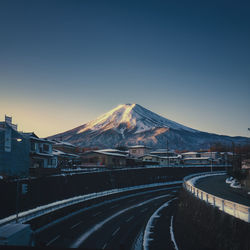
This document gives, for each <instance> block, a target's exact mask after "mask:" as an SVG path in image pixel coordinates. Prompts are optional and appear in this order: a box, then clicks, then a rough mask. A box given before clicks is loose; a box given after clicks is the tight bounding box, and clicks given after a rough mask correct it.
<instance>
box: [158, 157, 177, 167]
mask: <svg viewBox="0 0 250 250" xmlns="http://www.w3.org/2000/svg"><path fill="white" fill-rule="evenodd" d="M180 163H181V156H180V155H178V156H169V157H160V162H159V164H160V165H161V166H173V165H179V164H180Z"/></svg>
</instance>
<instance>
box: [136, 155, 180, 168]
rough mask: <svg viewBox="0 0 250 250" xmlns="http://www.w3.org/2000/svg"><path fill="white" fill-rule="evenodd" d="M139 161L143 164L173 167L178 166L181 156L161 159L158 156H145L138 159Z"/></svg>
mask: <svg viewBox="0 0 250 250" xmlns="http://www.w3.org/2000/svg"><path fill="white" fill-rule="evenodd" d="M139 159H141V160H142V161H143V162H144V163H150V164H152V165H160V166H173V165H179V164H180V161H181V156H169V157H166V156H164V157H161V156H158V155H152V154H146V155H143V156H141V157H139Z"/></svg>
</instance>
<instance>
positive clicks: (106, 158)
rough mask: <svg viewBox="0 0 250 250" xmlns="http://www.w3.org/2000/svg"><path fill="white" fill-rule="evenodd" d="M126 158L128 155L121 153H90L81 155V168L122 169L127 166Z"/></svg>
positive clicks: (99, 151) (98, 151)
mask: <svg viewBox="0 0 250 250" xmlns="http://www.w3.org/2000/svg"><path fill="white" fill-rule="evenodd" d="M126 158H127V156H126V155H124V154H119V153H110V152H103V151H102V150H97V151H89V152H85V153H83V154H82V155H81V167H82V166H87V167H90V166H95V167H121V166H126Z"/></svg>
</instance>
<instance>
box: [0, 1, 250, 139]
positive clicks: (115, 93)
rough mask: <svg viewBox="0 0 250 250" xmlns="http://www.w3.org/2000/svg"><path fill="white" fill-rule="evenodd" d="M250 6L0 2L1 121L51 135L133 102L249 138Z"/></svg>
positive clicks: (212, 130) (197, 126)
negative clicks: (8, 121) (5, 120)
mask: <svg viewBox="0 0 250 250" xmlns="http://www.w3.org/2000/svg"><path fill="white" fill-rule="evenodd" d="M13 3H14V4H13ZM249 5H250V4H249V3H238V4H237V3H231V2H226V4H225V2H224V1H214V2H213V1H211V2H209V3H201V2H199V1H197V2H193V3H192V4H190V3H186V2H185V1H183V2H168V1H146V2H145V3H144V4H143V5H141V3H140V2H139V1H126V2H114V1H105V2H103V1H84V2H82V1H75V0H72V1H63V0H62V1H58V0H56V1H53V2H51V1H47V0H44V1H36V2H35V3H34V2H33V1H29V0H25V1H22V2H20V1H8V2H1V3H0V32H1V43H0V54H1V57H0V120H1V121H2V120H4V115H5V114H6V115H8V116H12V118H13V122H14V123H17V124H18V129H19V130H23V131H25V132H32V131H33V132H35V133H36V134H37V135H38V136H39V137H47V136H50V135H54V134H57V133H60V132H64V131H66V130H70V129H73V128H75V127H78V126H80V125H83V124H85V123H87V122H89V121H92V120H94V119H96V118H97V117H99V116H101V115H102V114H104V113H106V112H108V111H110V110H111V109H113V108H115V107H116V106H118V105H119V104H125V103H137V104H140V105H141V106H143V107H145V108H147V109H149V110H151V111H152V112H155V113H157V114H159V115H161V116H163V117H165V118H167V119H169V120H172V121H175V122H177V123H180V124H182V125H184V126H187V127H191V128H193V129H197V130H200V131H204V132H209V133H216V134H223V135H229V136H246V137H249V136H250V134H249V131H248V128H249V126H250V114H249V110H250V98H249V93H250V67H249V58H250V32H249V26H250V16H249V14H248V13H249V11H250V6H249Z"/></svg>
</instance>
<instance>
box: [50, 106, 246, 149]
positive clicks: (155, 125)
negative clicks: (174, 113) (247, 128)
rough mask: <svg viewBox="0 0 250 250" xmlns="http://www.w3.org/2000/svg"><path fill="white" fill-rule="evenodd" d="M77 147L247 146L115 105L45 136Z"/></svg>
mask: <svg viewBox="0 0 250 250" xmlns="http://www.w3.org/2000/svg"><path fill="white" fill-rule="evenodd" d="M48 138H49V139H56V140H62V141H66V142H70V143H72V144H75V145H77V146H81V147H94V146H95V147H99V148H107V147H111V148H114V147H117V146H133V145H145V146H149V147H152V148H166V147H167V144H168V145H169V148H170V149H179V150H183V149H185V150H199V149H207V148H209V146H210V145H211V144H212V143H215V142H220V143H224V144H230V145H231V143H232V141H234V142H235V143H241V144H245V143H250V138H247V137H239V136H238V137H230V136H225V135H217V134H211V133H206V132H201V131H199V130H195V129H192V128H189V127H186V126H183V125H181V124H179V123H176V122H174V121H171V120H169V119H166V118H164V117H162V116H160V115H157V114H156V113H154V112H152V111H150V110H148V109H146V108H144V107H142V106H140V105H138V104H123V105H119V106H117V107H116V108H114V109H112V110H111V111H109V112H107V113H105V114H104V115H102V116H100V117H98V118H97V119H95V120H93V121H90V122H88V123H86V124H84V125H81V126H79V127H76V128H74V129H71V130H68V131H66V132H63V133H60V134H56V135H54V136H50V137H48Z"/></svg>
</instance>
